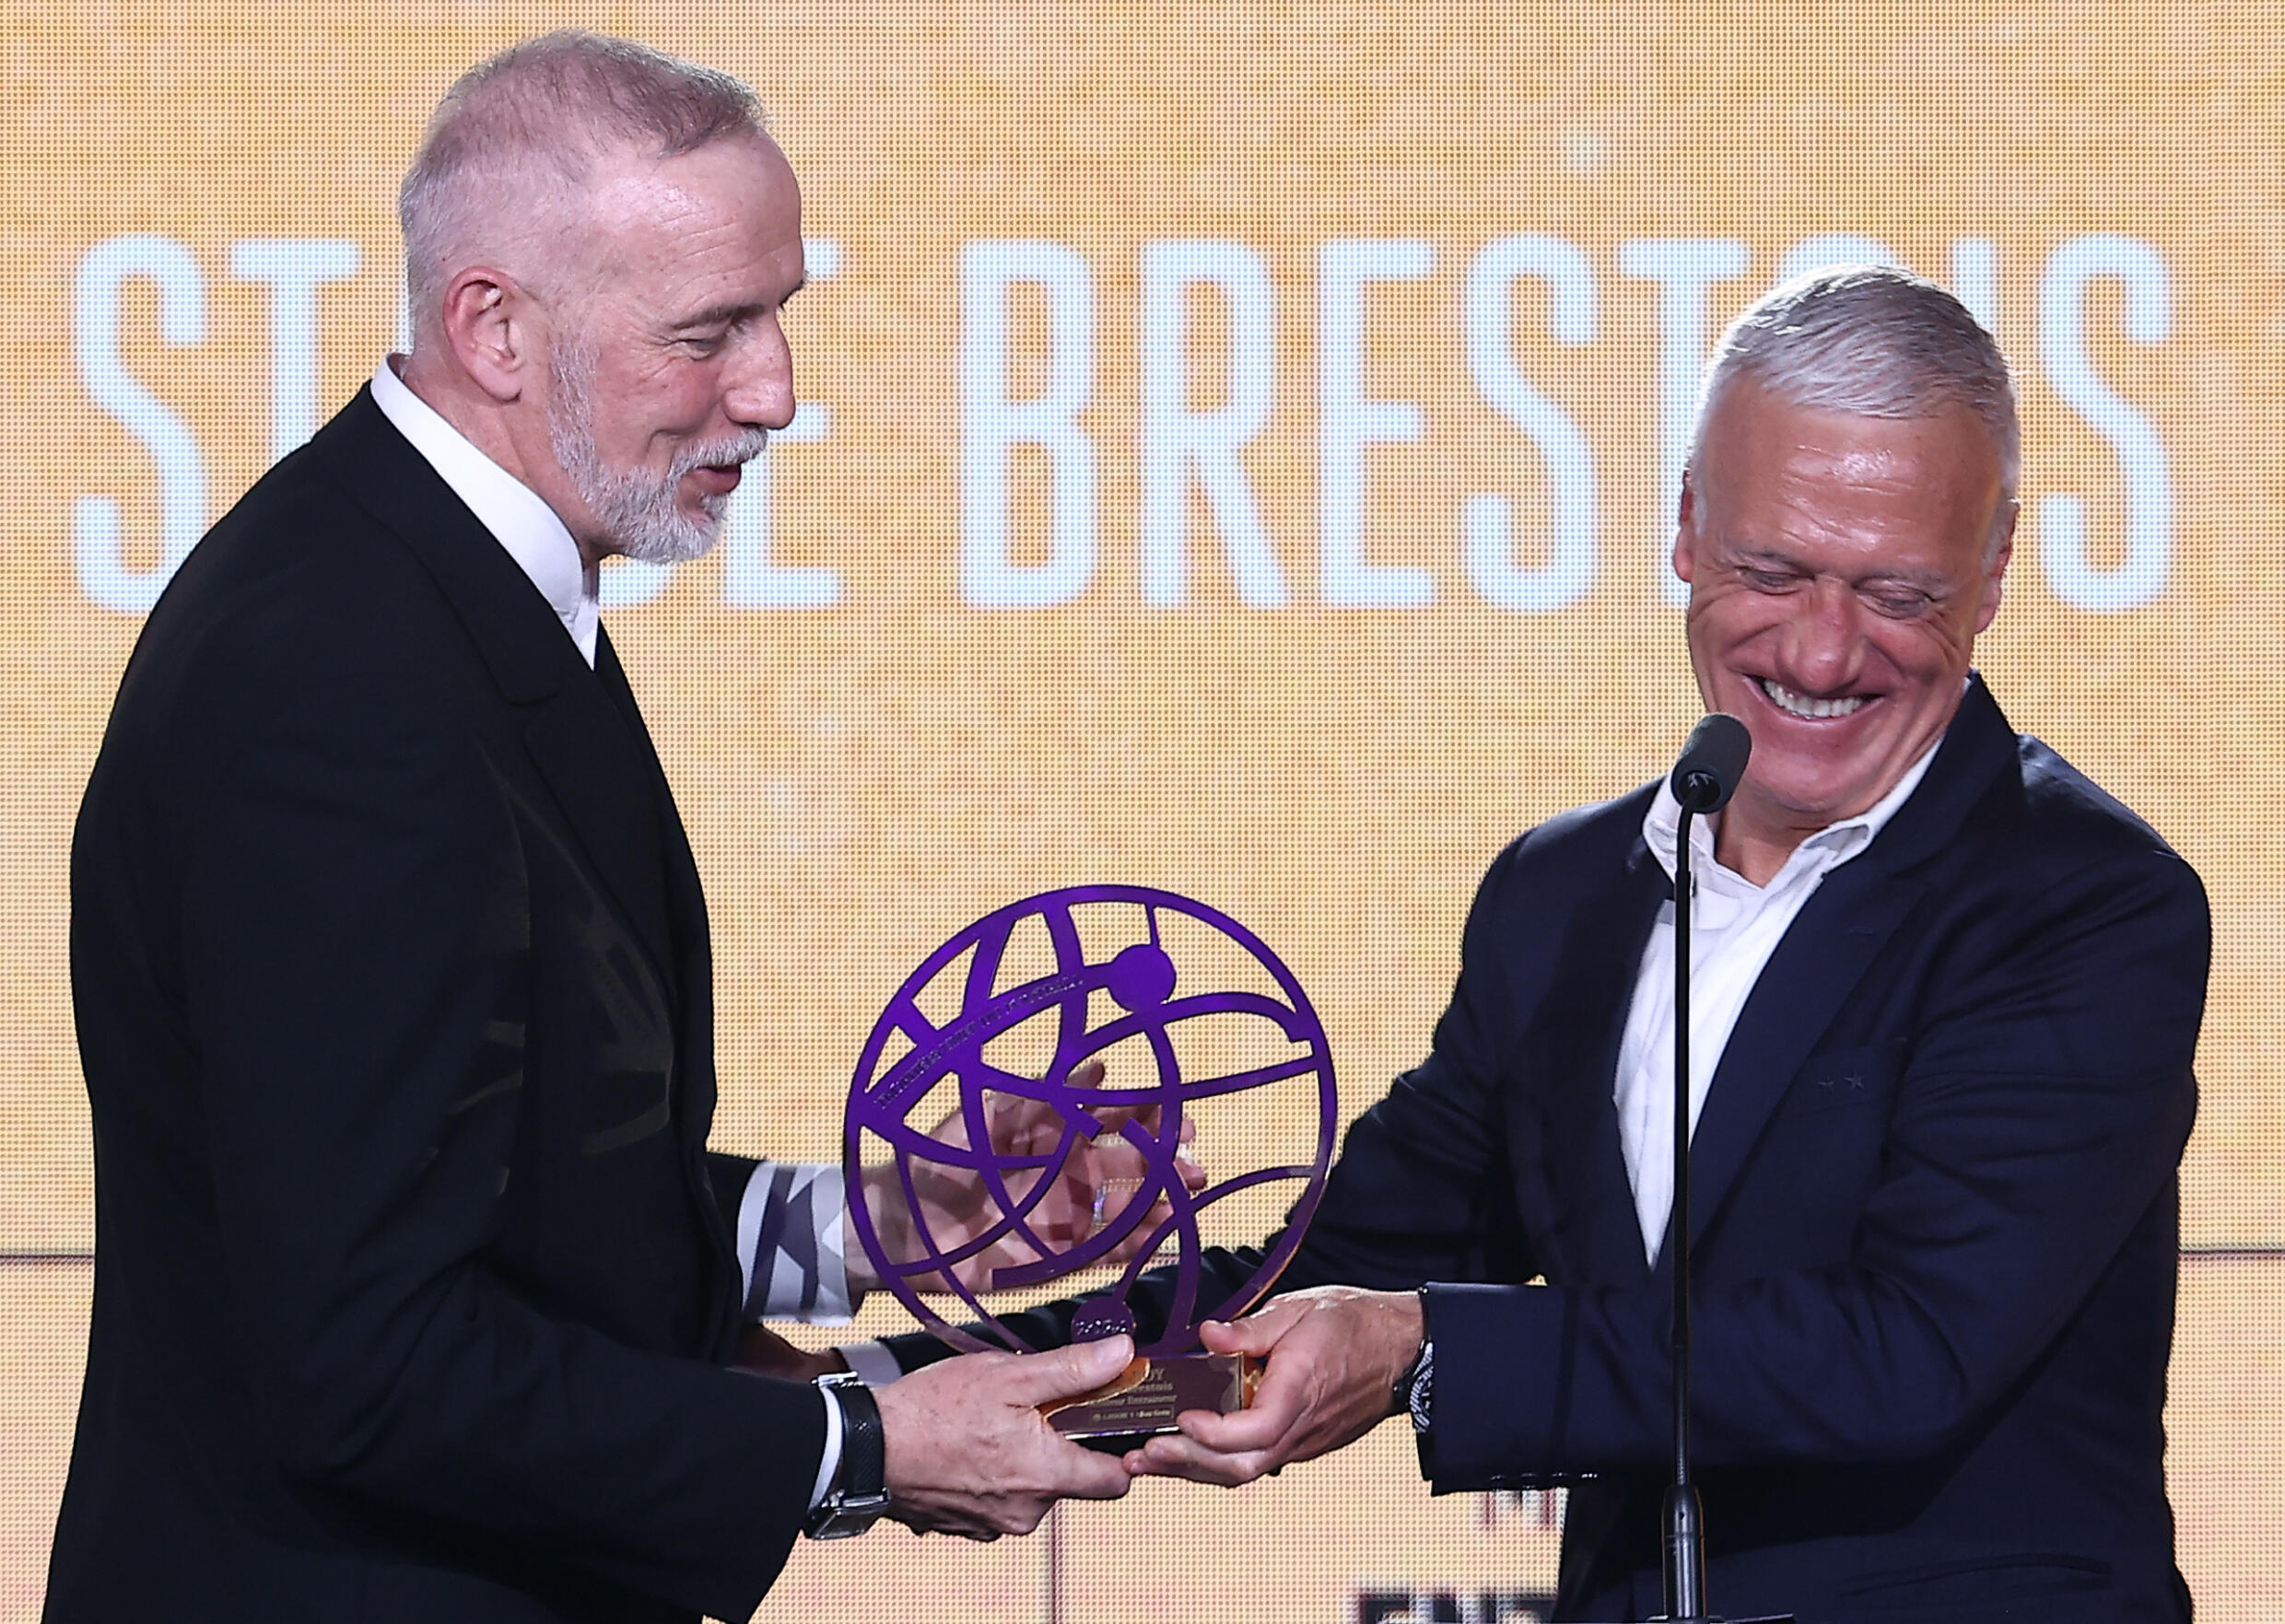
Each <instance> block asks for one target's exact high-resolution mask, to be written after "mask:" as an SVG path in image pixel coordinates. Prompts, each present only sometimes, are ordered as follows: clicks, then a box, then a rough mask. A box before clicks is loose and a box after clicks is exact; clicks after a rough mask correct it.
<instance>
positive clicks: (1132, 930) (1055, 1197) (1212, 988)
mask: <svg viewBox="0 0 2285 1624" xmlns="http://www.w3.org/2000/svg"><path fill="white" fill-rule="evenodd" d="M1098 1069H1099V1070H1098ZM1335 1110H1336V1106H1335V1097H1334V1084H1333V1068H1332V1061H1331V1057H1330V1051H1329V1049H1328V1046H1327V1044H1326V1040H1325V1031H1324V1027H1323V1026H1322V1024H1321V1023H1320V1022H1318V1017H1317V1013H1316V1011H1314V1010H1313V1009H1312V1008H1311V1007H1310V1004H1309V1001H1308V999H1307V997H1306V996H1305V995H1304V994H1303V992H1302V990H1301V986H1300V983H1299V982H1297V981H1296V980H1295V978H1294V976H1293V974H1292V972H1290V971H1289V970H1287V969H1286V967H1285V966H1284V964H1282V963H1281V962H1280V961H1279V960H1278V958H1277V957H1276V955H1275V954H1273V953H1271V952H1270V950H1269V949H1268V948H1267V947H1265V946H1264V945H1263V944H1262V943H1261V941H1260V940H1259V939H1258V938H1256V937H1255V936H1254V935H1253V934H1252V933H1251V932H1250V931H1248V930H1247V929H1245V928H1244V927H1243V926H1241V925H1239V924H1237V923H1236V921H1235V920H1233V919H1230V918H1229V917H1226V916H1225V915H1223V914H1220V913H1217V912H1215V911H1214V910H1213V909H1212V908H1209V907H1207V906H1205V905H1202V904H1200V903H1196V902H1192V901H1190V900H1189V899H1188V898H1186V897H1181V896H1178V895H1175V894H1172V893H1169V892H1165V891H1155V890H1151V889H1147V888H1144V887H1142V886H1131V885H1090V886H1079V887H1073V888H1071V889H1068V890H1062V891H1055V892H1050V893H1048V894H1044V895H1040V896H1035V897H1031V898H1028V899H1026V900H1025V901H1023V902H1019V903H1015V904H1012V905H1009V906H1007V907H1004V908H1002V909H1000V910H999V911H998V912H996V913H993V914H991V915H990V916H989V917H986V918H983V919H980V920H978V922H977V923H976V924H974V925H972V926H970V927H969V928H968V929H966V930H963V931H961V932H960V933H959V934H958V935H956V936H955V937H953V938H952V939H951V940H950V941H946V942H945V943H944V944H943V946H942V947H940V948H938V949H937V950H936V952H933V953H932V954H931V955H929V957H928V958H927V959H926V960H925V961H924V962H923V963H922V964H921V965H920V968H919V969H917V970H915V971H914V972H913V973H912V975H911V976H908V978H907V979H906V982H905V984H904V986H903V987H901V988H900V989H899V990H898V991H897V993H896V997H895V998H894V999H892V1000H891V1001H890V1003H889V1005H888V1007H887V1009H886V1011H885V1012H884V1013H883V1014H882V1016H881V1019H880V1021H879V1022H878V1023H877V1024H876V1025H875V1026H874V1028H873V1034H872V1036H871V1038H870V1039H869V1040H868V1042H867V1044H866V1046H865V1049H864V1053H863V1056H862V1057H861V1059H860V1060H859V1062H858V1065H857V1069H856V1075H855V1077H854V1079H853V1080H852V1081H851V1084H850V1098H849V1111H848V1116H847V1119H846V1126H847V1131H846V1138H845V1144H844V1150H845V1154H846V1156H847V1159H848V1163H849V1166H850V1181H849V1188H850V1192H851V1195H852V1199H851V1202H850V1221H851V1224H852V1226H853V1227H854V1228H855V1229H856V1231H857V1237H858V1240H859V1242H860V1243H861V1244H862V1245H863V1247H864V1248H865V1251H866V1254H867V1255H868V1256H870V1258H871V1259H872V1262H873V1268H874V1271H875V1272H876V1273H877V1274H878V1276H879V1277H880V1279H882V1280H883V1281H884V1282H885V1284H886V1286H887V1287H888V1289H889V1290H890V1291H893V1292H894V1293H895V1294H896V1297H897V1298H898V1300H899V1301H900V1302H902V1303H904V1304H905V1306H906V1307H907V1308H908V1309H909V1310H910V1311H911V1312H912V1314H913V1315H914V1316H915V1317H916V1318H917V1319H919V1320H920V1323H921V1325H922V1326H925V1327H927V1328H928V1329H929V1330H930V1331H932V1333H933V1334H934V1335H936V1336H937V1337H939V1338H942V1339H943V1341H945V1342H946V1343H948V1344H950V1345H951V1346H953V1347H955V1348H956V1349H961V1350H963V1351H971V1352H972V1351H979V1350H983V1349H992V1348H999V1349H1006V1350H1009V1351H1014V1352H1025V1351H1029V1349H1027V1348H1026V1346H1025V1343H1024V1341H1023V1340H1022V1339H1021V1338H1019V1337H1017V1336H1016V1335H1015V1333H1014V1331H1013V1330H1011V1329H1010V1328H1009V1327H1008V1326H1005V1325H1003V1324H1002V1323H1001V1322H999V1321H998V1320H995V1319H993V1318H992V1317H991V1312H992V1311H991V1309H990V1307H988V1306H987V1305H986V1303H984V1302H983V1301H981V1293H983V1292H986V1291H994V1292H997V1291H1008V1290H1011V1289H1015V1290H1019V1291H1022V1290H1029V1291H1032V1292H1033V1293H1034V1294H1035V1295H1036V1294H1037V1293H1038V1291H1040V1290H1041V1289H1046V1290H1048V1291H1052V1292H1055V1293H1060V1294H1066V1295H1070V1294H1082V1293H1084V1295H1085V1300H1084V1302H1083V1303H1081V1304H1080V1307H1079V1310H1078V1312H1077V1314H1075V1315H1074V1316H1073V1318H1072V1326H1071V1335H1072V1339H1073V1340H1090V1339H1095V1338H1104V1337H1109V1336H1114V1335H1118V1334H1119V1333H1122V1332H1124V1333H1129V1334H1132V1333H1133V1332H1134V1331H1135V1329H1136V1323H1137V1315H1136V1314H1135V1313H1134V1311H1133V1309H1132V1307H1131V1306H1130V1298H1131V1296H1132V1295H1134V1294H1136V1293H1137V1292H1138V1291H1140V1290H1142V1282H1143V1281H1144V1277H1145V1275H1146V1274H1147V1275H1148V1276H1149V1280H1148V1290H1149V1291H1151V1292H1153V1293H1154V1300H1155V1302H1156V1303H1157V1304H1158V1306H1159V1307H1160V1308H1161V1309H1162V1310H1163V1314H1153V1315H1149V1316H1146V1317H1149V1318H1159V1317H1163V1320H1164V1328H1163V1330H1162V1331H1161V1332H1160V1333H1159V1334H1158V1335H1157V1336H1156V1337H1155V1338H1148V1339H1144V1338H1138V1343H1137V1348H1136V1357H1135V1359H1134V1361H1132V1363H1131V1364H1130V1365H1129V1367H1128V1368H1127V1370H1126V1371H1125V1372H1124V1373H1122V1375H1121V1376H1120V1377H1119V1379H1118V1380H1116V1381H1114V1382H1112V1383H1110V1384H1108V1385H1107V1386H1106V1387H1104V1388H1102V1389H1101V1390H1099V1391H1097V1392H1096V1393H1094V1394H1090V1395H1088V1396H1084V1397H1082V1398H1079V1399H1075V1400H1072V1401H1070V1402H1067V1403H1064V1404H1060V1405H1055V1406H1050V1407H1048V1408H1047V1409H1046V1411H1045V1413H1046V1415H1047V1417H1048V1420H1049V1424H1050V1425H1052V1426H1053V1427H1054V1428H1055V1429H1056V1430H1057V1431H1060V1432H1062V1433H1064V1434H1065V1435H1066V1436H1069V1437H1071V1438H1072V1439H1074V1440H1076V1441H1078V1442H1081V1443H1085V1444H1087V1445H1088V1446H1089V1447H1091V1448H1097V1449H1104V1450H1112V1451H1116V1450H1123V1449H1126V1448H1130V1447H1132V1446H1134V1445H1135V1444H1137V1443H1140V1442H1141V1441H1142V1440H1143V1439H1145V1438H1148V1437H1151V1436H1153V1435H1154V1434H1157V1433H1163V1432H1170V1431H1176V1430H1177V1428H1176V1424H1175V1418H1176V1417H1177V1416H1178V1415H1179V1414H1181V1413H1182V1412H1183V1411H1184V1410H1189V1409H1206V1410H1213V1411H1216V1412H1218V1413H1224V1414H1226V1413H1228V1412H1229V1411H1231V1410H1234V1409H1236V1408H1241V1407H1242V1406H1243V1405H1244V1404H1245V1403H1246V1402H1247V1401H1248V1398H1249V1397H1250V1396H1251V1395H1252V1391H1253V1388H1254V1384H1255V1383H1256V1382H1257V1381H1258V1380H1259V1377H1260V1364H1259V1361H1253V1360H1249V1359H1245V1358H1242V1357H1240V1356H1237V1355H1225V1354H1214V1353H1209V1352H1204V1351H1201V1350H1200V1349H1199V1345H1198V1343H1199V1338H1198V1327H1199V1326H1200V1325H1201V1323H1202V1322H1204V1321H1206V1320H1209V1319H1215V1320H1228V1319H1234V1318H1236V1316H1238V1315H1239V1314H1244V1313H1245V1312H1246V1311H1247V1310H1248V1309H1249V1308H1251V1307H1252V1306H1253V1305H1254V1304H1255V1303H1258V1302H1259V1301H1260V1299H1261V1298H1262V1297H1264V1296H1266V1295H1267V1294H1268V1292H1269V1291H1270V1289H1271V1286H1272V1285H1273V1284H1274V1283H1275V1281H1276V1279H1277V1277H1278V1275H1279V1273H1280V1272H1281V1271H1283V1268H1284V1267H1285V1265H1286V1264H1287V1263H1288V1262H1289V1261H1290V1260H1291V1259H1292V1257H1293V1255H1294V1252H1295V1248H1297V1247H1298V1246H1299V1245H1300V1244H1301V1237H1302V1233H1303V1230H1304V1228H1305V1226H1306V1225H1307V1222H1308V1220H1309V1216H1310V1214H1311V1213H1312V1212H1313V1211H1314V1210H1315V1209H1316V1206H1317V1201H1318V1196H1319V1194H1320V1193H1321V1192H1322V1190H1323V1188H1324V1184H1325V1174H1326V1170H1327V1168H1328V1167H1329V1166H1330V1163H1331V1159H1332V1148H1333V1135H1334V1131H1335V1126H1336V1116H1335ZM1011 1123H1013V1124H1014V1125H1015V1126H1014V1129H1013V1130H1011V1128H1010V1127H1009V1125H1010V1124H1011ZM976 1147H981V1148H980V1149H978V1148H976ZM868 1161H870V1162H872V1163H874V1164H876V1165H878V1164H881V1163H887V1164H888V1165H889V1166H891V1167H892V1168H893V1170H894V1173H895V1175H896V1176H895V1181H894V1184H893V1185H892V1186H891V1187H892V1188H893V1189H895V1190H897V1191H898V1192H900V1194H901V1197H902V1201H901V1202H900V1203H899V1213H900V1214H910V1213H918V1212H920V1211H922V1210H923V1209H924V1207H925V1204H924V1203H923V1201H922V1200H921V1198H920V1196H921V1191H922V1189H923V1187H924V1186H928V1185H929V1183H930V1181H931V1180H936V1181H939V1182H940V1183H941V1182H943V1181H944V1180H946V1179H953V1180H957V1181H963V1187H967V1188H976V1189H978V1190H979V1191H980V1199H981V1200H982V1202H983V1203H984V1205H985V1210H983V1211H982V1212H981V1213H980V1214H978V1215H976V1216H974V1217H973V1219H972V1220H971V1221H968V1222H967V1223H966V1224H965V1225H964V1227H963V1230H962V1233H959V1234H957V1235H932V1234H930V1233H925V1226H924V1224H923V1223H922V1221H920V1220H918V1219H912V1218H909V1217H906V1218H902V1219H901V1221H900V1220H898V1219H897V1218H896V1215H892V1214H889V1213H886V1212H883V1211H875V1210H873V1206H872V1203H873V1200H874V1199H875V1198H873V1197H871V1196H867V1197H864V1198H858V1197H859V1193H860V1192H862V1191H864V1190H865V1189H866V1181H865V1180H863V1179H862V1178H861V1177H860V1176H859V1175H858V1169H859V1168H861V1166H863V1165H864V1164H865V1163H867V1162H868ZM1105 1168H1108V1169H1111V1170H1113V1172H1114V1174H1115V1176H1108V1177H1106V1176H1101V1174H1100V1170H1101V1169H1105ZM1087 1169H1094V1170H1096V1173H1095V1174H1092V1175H1091V1174H1089V1173H1088V1172H1087V1171H1085V1170H1087ZM1075 1170H1076V1171H1075ZM1074 1184H1077V1186H1079V1187H1078V1189H1077V1192H1076V1194H1074V1189H1073V1186H1074ZM1225 1215H1226V1216H1225ZM1281 1216H1282V1217H1283V1229H1282V1230H1280V1231H1279V1232H1278V1233H1277V1235H1276V1237H1275V1239H1274V1240H1273V1241H1272V1242H1271V1244H1270V1246H1269V1247H1268V1249H1267V1251H1266V1252H1265V1253H1264V1254H1263V1255H1262V1256H1261V1257H1260V1261H1259V1263H1258V1264H1256V1265H1254V1266H1253V1267H1252V1268H1250V1269H1249V1270H1248V1271H1246V1273H1245V1276H1244V1278H1243V1279H1242V1280H1239V1281H1238V1282H1237V1283H1236V1286H1235V1289H1233V1288H1232V1286H1231V1279H1232V1271H1231V1270H1229V1269H1225V1270H1223V1271H1221V1272H1220V1273H1219V1274H1214V1273H1212V1272H1210V1271H1209V1270H1207V1269H1206V1268H1203V1267H1202V1265H1201V1259H1202V1257H1203V1255H1204V1254H1205V1252H1206V1251H1207V1249H1208V1248H1209V1247H1212V1246H1215V1245H1221V1244H1245V1243H1248V1242H1252V1241H1257V1240H1258V1239H1259V1238H1260V1236H1261V1235H1262V1234H1263V1233H1266V1232H1267V1231H1269V1230H1271V1229H1272V1228H1275V1227H1276V1224H1277V1221H1278V1220H1279V1218H1280V1217H1281ZM924 1293H930V1294H935V1295H937V1296H938V1298H939V1300H940V1301H948V1303H950V1304H956V1307H955V1308H954V1309H953V1312H954V1313H955V1314H958V1313H959V1311H960V1310H961V1309H965V1310H967V1314H972V1315H973V1316H974V1318H973V1322H972V1323H970V1324H967V1325H960V1324H955V1323H953V1320H952V1319H950V1318H948V1317H946V1315H945V1314H943V1313H942V1312H940V1311H939V1310H938V1308H937V1307H935V1306H933V1305H932V1303H930V1302H929V1301H928V1298H927V1296H926V1295H924ZM963 1317H965V1316H963Z"/></svg>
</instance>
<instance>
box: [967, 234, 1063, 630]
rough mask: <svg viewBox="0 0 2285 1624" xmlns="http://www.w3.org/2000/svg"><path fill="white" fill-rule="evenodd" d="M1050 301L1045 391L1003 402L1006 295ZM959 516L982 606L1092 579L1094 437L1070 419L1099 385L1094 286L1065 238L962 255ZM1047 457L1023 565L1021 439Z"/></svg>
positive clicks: (1034, 603)
mask: <svg viewBox="0 0 2285 1624" xmlns="http://www.w3.org/2000/svg"><path fill="white" fill-rule="evenodd" d="M1021 283H1028V284H1031V285H1033V286H1037V287H1039V288H1041V289H1043V290H1044V291H1045V293H1046V295H1047V302H1048V355H1049V360H1048V377H1047V387H1046V389H1045V390H1044V391H1042V392H1040V393H1039V394H1037V395H1036V396H1034V397H1033V398H1031V399H1029V400H1023V401H1015V400H1010V399H1009V398H1008V393H1007V391H1008V324H1009V323H1008V296H1009V292H1010V290H1011V289H1012V288H1013V287H1014V286H1016V285H1017V284H1021ZM960 286H961V310H962V319H963V330H962V333H961V344H960V407H961V411H960V418H961V429H962V437H963V438H962V455H961V472H962V486H963V490H962V517H961V527H960V584H961V590H962V591H963V592H964V593H965V595H966V596H967V601H968V602H970V603H971V604H973V605H975V606H976V607H977V608H978V609H1041V608H1046V607H1048V606H1049V605H1051V604H1056V603H1067V602H1070V601H1071V600H1072V599H1073V598H1076V597H1077V596H1078V595H1079V594H1080V593H1081V592H1083V591H1084V590H1086V589H1087V584H1088V583H1089V582H1090V581H1091V580H1093V579H1094V578H1095V555H1096V546H1095V443H1094V441H1092V440H1090V439H1089V438H1087V434H1086V431H1085V430H1084V429H1083V428H1081V427H1080V426H1079V424H1078V421H1077V418H1078V414H1079V412H1080V411H1081V409H1082V408H1084V406H1085V405H1086V404H1087V403H1088V401H1089V399H1090V397H1091V396H1092V395H1093V394H1094V391H1095V283H1094V279H1093V277H1092V275H1090V273H1089V271H1088V269H1087V262H1086V261H1085V260H1084V259H1082V258H1081V257H1080V256H1079V254H1078V253H1077V252H1075V251H1073V250H1072V249H1070V248H1067V247H1065V246H1064V245H1063V244H1061V243H1060V242H971V243H969V244H968V245H967V248H966V250H965V251H963V252H962V254H961V258H960ZM1023 445H1029V446H1037V447H1039V448H1041V449H1042V450H1045V451H1046V452H1047V455H1048V490H1049V499H1048V511H1049V522H1048V556H1047V559H1046V561H1045V562H1043V563H1040V564H1036V565H1025V564H1018V563H1017V562H1016V561H1015V559H1014V537H1013V536H1012V535H1011V534H1010V529H1011V527H1010V524H1009V517H1008V507H1009V494H1008V465H1009V463H1010V461H1012V460H1013V459H1012V456H1011V453H1012V452H1013V451H1014V448H1015V447H1017V446H1023Z"/></svg>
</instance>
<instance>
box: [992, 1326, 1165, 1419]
mask: <svg viewBox="0 0 2285 1624" xmlns="http://www.w3.org/2000/svg"><path fill="white" fill-rule="evenodd" d="M1133 1359H1134V1342H1133V1339H1132V1338H1128V1337H1123V1336H1122V1337H1106V1338H1103V1339H1102V1340H1101V1341H1099V1342H1074V1343H1072V1345H1071V1346H1070V1347H1068V1348H1058V1349H1054V1350H1053V1351H1052V1352H1049V1353H1026V1354H1024V1355H1022V1356H1021V1357H1019V1358H1016V1359H1014V1360H1012V1361H1010V1363H1009V1367H1008V1374H1007V1377H1006V1381H1005V1384H1004V1388H1003V1391H1004V1392H1005V1394H1006V1396H1007V1398H1008V1401H1009V1402H1010V1403H1011V1404H1030V1405H1037V1404H1045V1403H1047V1402H1049V1400H1051V1399H1056V1398H1076V1397H1078V1396H1080V1395H1081V1394H1083V1393H1092V1392H1094V1391H1095V1390H1096V1388H1097V1387H1100V1386H1101V1385H1103V1384H1104V1383H1106V1382H1107V1381H1109V1380H1110V1379H1111V1378H1112V1377H1114V1376H1116V1375H1117V1374H1119V1372H1120V1371H1123V1370H1125V1369H1126V1368H1127V1366H1128V1365H1129V1364H1130V1363H1131V1361H1133Z"/></svg>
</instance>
